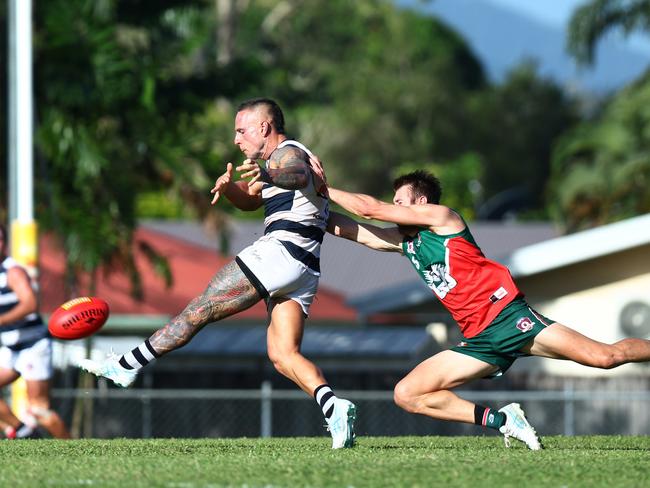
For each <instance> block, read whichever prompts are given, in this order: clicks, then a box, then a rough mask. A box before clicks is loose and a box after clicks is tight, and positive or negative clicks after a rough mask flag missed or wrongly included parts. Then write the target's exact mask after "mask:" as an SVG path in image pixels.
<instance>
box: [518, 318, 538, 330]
mask: <svg viewBox="0 0 650 488" xmlns="http://www.w3.org/2000/svg"><path fill="white" fill-rule="evenodd" d="M534 326H535V322H533V321H532V320H530V319H529V318H528V317H522V318H520V319H519V320H517V329H519V330H520V331H522V332H528V331H529V330H532V328H533V327H534Z"/></svg>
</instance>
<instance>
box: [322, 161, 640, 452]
mask: <svg viewBox="0 0 650 488" xmlns="http://www.w3.org/2000/svg"><path fill="white" fill-rule="evenodd" d="M312 165H313V167H314V169H315V171H316V173H318V174H319V176H321V177H322V179H323V180H325V177H324V175H323V172H322V166H321V164H320V162H319V161H318V159H317V158H314V159H312ZM321 183H322V182H321ZM319 188H320V185H319ZM393 189H394V191H395V195H394V197H393V204H392V205H391V204H389V203H385V202H381V201H379V200H376V199H375V198H373V197H371V196H368V195H363V194H356V193H348V192H345V191H341V190H337V189H334V188H331V187H330V188H329V197H330V200H331V201H333V202H336V203H337V204H339V205H340V206H341V207H343V208H345V209H346V210H348V211H350V212H352V213H354V214H356V215H358V216H361V217H363V218H366V219H376V220H381V221H384V222H392V223H395V224H397V225H398V226H397V227H389V228H380V227H377V226H374V225H367V224H359V223H357V222H355V221H354V220H353V219H351V218H349V217H346V216H344V215H340V214H338V213H336V212H331V213H330V220H329V223H328V231H329V232H331V233H332V234H334V235H337V236H340V237H344V238H346V239H350V240H353V241H356V242H359V243H360V244H364V245H366V246H368V247H370V248H373V249H376V250H380V251H394V252H400V253H402V254H404V256H406V257H407V258H408V259H409V261H410V262H411V264H412V265H413V267H414V268H415V270H416V271H417V273H418V274H419V275H420V277H421V278H422V279H423V280H424V281H425V282H426V283H427V285H428V286H429V287H430V288H431V290H432V291H433V292H434V293H435V294H436V296H437V297H438V299H439V300H440V301H441V302H442V304H443V305H444V306H445V307H446V308H447V309H448V310H449V312H450V313H451V315H452V317H453V318H454V320H456V322H457V323H458V325H459V326H460V329H461V331H462V333H463V336H464V338H465V339H464V340H463V342H461V343H460V344H459V345H457V346H456V347H453V348H451V349H449V350H446V351H442V352H440V353H438V354H436V355H434V356H432V357H430V358H429V359H426V360H425V361H423V362H422V363H420V364H419V365H418V366H416V367H415V368H414V369H413V371H411V372H410V373H409V374H408V375H407V376H406V377H404V378H403V379H402V380H401V381H400V382H399V383H398V384H397V385H396V386H395V392H394V399H395V403H396V404H397V405H399V406H400V407H402V408H403V409H405V410H406V411H408V412H412V413H418V414H422V415H427V416H429V417H432V418H435V419H441V420H451V421H457V422H466V423H475V424H478V425H483V426H486V427H489V428H492V429H496V430H498V431H499V432H501V433H502V434H504V436H505V441H506V446H509V438H510V437H513V438H515V439H518V440H520V441H522V442H524V443H525V444H526V446H528V448H530V449H533V450H538V449H541V448H542V444H541V441H540V439H539V437H538V436H537V434H536V432H535V430H534V429H533V428H532V427H531V425H530V424H529V423H528V421H527V420H526V417H525V415H524V412H523V410H522V409H521V407H520V406H519V405H518V404H516V403H511V404H509V405H506V406H505V407H503V408H501V409H500V410H498V411H495V410H493V409H491V408H488V407H485V406H480V405H475V404H473V403H471V402H469V401H467V400H463V399H462V398H460V397H458V396H457V395H456V394H454V393H453V392H452V391H451V390H452V389H453V388H455V387H458V386H460V385H463V384H465V383H467V382H469V381H471V380H474V379H477V378H484V377H494V376H499V375H501V374H503V373H504V372H505V371H506V370H507V369H508V368H509V367H510V366H511V365H512V363H513V362H514V361H515V359H517V358H518V357H521V356H531V355H532V356H541V357H546V358H553V359H568V360H571V361H575V362H577V363H580V364H584V365H586V366H591V367H594V368H603V369H610V368H615V367H617V366H620V365H622V364H626V363H631V362H644V361H648V360H650V341H647V340H643V339H623V340H621V341H618V342H616V343H614V344H604V343H601V342H597V341H595V340H592V339H590V338H588V337H585V336H584V335H582V334H580V333H578V332H576V331H574V330H572V329H570V328H568V327H565V326H564V325H562V324H559V323H557V322H554V321H553V320H551V319H549V318H546V317H544V316H543V315H541V314H539V313H538V312H536V311H535V310H533V309H532V308H531V307H530V306H529V305H528V304H527V303H526V301H525V300H524V295H523V293H522V292H521V291H520V290H519V289H518V288H517V285H516V284H515V283H514V281H513V279H512V277H511V275H510V272H509V270H508V269H507V268H506V267H505V266H502V265H501V264H498V263H496V262H494V261H491V260H489V259H487V258H486V257H485V256H484V255H483V253H482V252H481V250H480V248H479V247H478V245H477V244H476V242H475V241H474V238H473V237H472V234H471V233H470V231H469V229H468V227H467V224H466V223H465V221H464V220H463V218H462V217H461V216H460V215H459V214H457V213H456V212H455V211H454V210H452V209H450V208H448V207H445V206H443V205H439V201H440V196H441V188H440V183H439V181H438V179H437V178H435V177H434V176H433V175H431V174H429V173H427V172H425V171H416V172H413V173H410V174H406V175H403V176H400V177H399V178H397V179H396V180H395V181H394V183H393Z"/></svg>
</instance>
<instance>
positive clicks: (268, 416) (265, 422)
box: [260, 381, 273, 437]
mask: <svg viewBox="0 0 650 488" xmlns="http://www.w3.org/2000/svg"><path fill="white" fill-rule="evenodd" d="M272 395H273V387H272V386H271V382H270V381H263V382H262V388H261V389H260V403H261V405H260V407H261V408H260V436H261V437H271V436H272V435H273V400H272V398H271V397H272Z"/></svg>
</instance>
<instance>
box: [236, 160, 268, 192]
mask: <svg viewBox="0 0 650 488" xmlns="http://www.w3.org/2000/svg"><path fill="white" fill-rule="evenodd" d="M235 169H236V170H237V171H239V172H240V173H241V175H239V177H240V178H250V181H249V182H248V186H249V187H251V186H253V185H254V184H255V183H256V182H257V181H258V180H259V179H260V178H261V177H262V168H260V165H259V164H257V163H256V162H255V161H253V160H252V159H246V160H245V161H244V162H243V163H242V164H240V165H239V166H237V167H236V168H235Z"/></svg>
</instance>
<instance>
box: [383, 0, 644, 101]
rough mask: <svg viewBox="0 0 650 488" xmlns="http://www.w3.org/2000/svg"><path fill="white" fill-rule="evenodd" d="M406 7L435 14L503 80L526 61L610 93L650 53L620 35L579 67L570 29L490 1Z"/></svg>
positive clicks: (409, 1) (401, 2)
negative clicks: (572, 53)
mask: <svg viewBox="0 0 650 488" xmlns="http://www.w3.org/2000/svg"><path fill="white" fill-rule="evenodd" d="M395 2H396V4H397V5H398V6H400V7H405V8H411V9H414V10H417V11H420V12H423V13H425V14H428V15H434V16H436V17H438V18H439V19H441V20H442V21H443V22H445V23H446V24H447V25H449V26H451V27H452V28H454V30H456V31H457V32H459V33H460V34H461V35H462V36H463V37H464V38H465V39H466V40H467V42H468V43H469V44H470V46H471V47H472V49H473V50H474V52H475V54H476V55H477V56H478V57H479V59H481V61H482V62H483V65H484V67H485V69H486V72H487V74H488V76H489V77H490V78H491V79H492V80H495V81H500V80H502V79H503V78H504V77H505V75H506V74H507V73H508V71H510V70H511V69H512V68H513V67H515V66H517V65H518V64H519V63H521V62H522V61H524V60H526V59H529V60H530V59H533V60H536V61H537V62H538V66H539V73H540V74H541V75H542V76H545V77H549V78H552V79H554V80H555V81H557V82H558V83H560V84H562V85H564V86H566V87H567V88H568V89H570V90H575V91H588V92H596V93H606V92H610V91H613V90H617V89H619V88H621V87H622V86H624V85H626V84H628V83H630V82H631V81H633V80H635V79H636V78H638V77H639V76H640V75H641V74H642V73H643V72H645V71H646V70H647V69H648V68H649V67H650V56H648V55H646V54H644V53H642V52H641V51H637V50H633V49H631V48H627V47H625V46H623V45H622V44H620V43H619V42H616V40H614V39H605V40H603V41H602V42H600V44H599V46H598V48H597V51H596V64H595V66H593V67H587V68H578V67H577V66H576V65H575V63H574V61H573V59H572V58H571V57H570V56H569V55H568V54H567V52H566V47H565V44H566V33H565V30H564V29H562V28H558V27H554V26H551V25H547V24H545V23H543V22H541V21H539V22H538V21H536V20H535V19H533V18H531V17H528V16H526V15H524V14H520V13H519V12H516V11H513V10H509V9H507V8H506V7H503V6H500V5H496V4H494V3H492V2H490V1H489V0H435V1H428V2H423V1H421V0H395Z"/></svg>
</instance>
